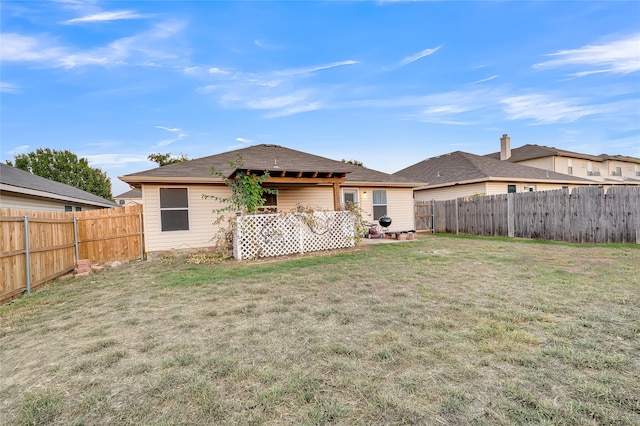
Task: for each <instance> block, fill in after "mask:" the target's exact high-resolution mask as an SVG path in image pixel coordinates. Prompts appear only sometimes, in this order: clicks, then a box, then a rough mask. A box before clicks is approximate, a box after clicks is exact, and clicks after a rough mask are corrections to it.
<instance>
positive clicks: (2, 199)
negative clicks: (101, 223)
mask: <svg viewBox="0 0 640 426" xmlns="http://www.w3.org/2000/svg"><path fill="white" fill-rule="evenodd" d="M64 206H72V207H73V209H74V210H75V208H76V207H81V208H82V210H83V211H85V210H95V209H96V208H97V207H93V206H85V205H80V204H73V203H70V202H69V203H65V202H63V201H54V200H47V199H43V198H35V197H20V196H16V195H12V194H8V193H6V192H3V193H2V194H1V195H0V207H3V208H14V209H26V210H39V211H50V212H63V211H64Z"/></svg>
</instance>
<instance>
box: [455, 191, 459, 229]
mask: <svg viewBox="0 0 640 426" xmlns="http://www.w3.org/2000/svg"><path fill="white" fill-rule="evenodd" d="M455 203H456V235H458V233H459V230H458V229H459V228H458V223H459V220H458V200H457V199H456V200H455Z"/></svg>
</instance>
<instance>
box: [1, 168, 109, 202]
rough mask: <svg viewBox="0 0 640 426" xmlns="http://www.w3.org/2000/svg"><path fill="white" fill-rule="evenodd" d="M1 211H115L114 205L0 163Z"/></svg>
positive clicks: (71, 187) (87, 193) (78, 190)
mask: <svg viewBox="0 0 640 426" xmlns="http://www.w3.org/2000/svg"><path fill="white" fill-rule="evenodd" d="M0 207H3V208H16V209H28V210H45V211H61V212H64V211H68V212H69V211H81V210H95V209H104V208H110V207H117V204H116V203H114V202H113V201H109V200H106V199H104V198H102V197H98V196H97V195H94V194H91V193H89V192H86V191H83V190H81V189H78V188H75V187H73V186H69V185H66V184H64V183H60V182H54V181H52V180H49V179H45V178H43V177H40V176H36V175H34V174H31V173H29V172H25V171H24V170H20V169H16V168H15V167H11V166H9V165H7V164H2V163H0Z"/></svg>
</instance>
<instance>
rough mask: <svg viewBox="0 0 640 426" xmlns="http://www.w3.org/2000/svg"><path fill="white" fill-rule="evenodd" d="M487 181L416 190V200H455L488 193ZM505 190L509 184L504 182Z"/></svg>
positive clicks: (505, 190)
mask: <svg viewBox="0 0 640 426" xmlns="http://www.w3.org/2000/svg"><path fill="white" fill-rule="evenodd" d="M486 192H487V188H486V183H485V182H480V183H470V184H467V185H455V186H449V187H445V188H434V189H426V190H421V191H416V201H431V200H435V201H443V200H453V199H455V198H461V197H466V196H469V195H474V194H478V195H487V194H486ZM504 192H507V184H506V183H505V184H504V191H503V192H502V193H504Z"/></svg>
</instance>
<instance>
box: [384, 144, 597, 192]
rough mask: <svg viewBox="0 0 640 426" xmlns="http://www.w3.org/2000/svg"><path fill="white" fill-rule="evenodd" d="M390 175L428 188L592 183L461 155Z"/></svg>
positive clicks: (431, 159) (459, 153)
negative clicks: (495, 181) (501, 181)
mask: <svg viewBox="0 0 640 426" xmlns="http://www.w3.org/2000/svg"><path fill="white" fill-rule="evenodd" d="M394 174H395V175H397V176H403V177H405V178H409V179H418V180H420V181H422V182H425V183H428V184H429V186H433V185H442V184H449V183H456V182H465V181H470V180H482V179H487V180H488V179H490V178H506V179H518V180H523V179H525V180H526V179H535V180H548V181H550V182H558V181H563V182H580V183H587V182H592V181H590V180H588V179H583V178H579V177H575V176H570V175H565V174H562V173H556V172H551V171H547V170H543V169H539V168H536V167H529V166H525V165H522V164H515V163H510V162H508V161H500V160H496V159H493V158H490V157H487V156H480V155H475V154H469V153H468V152H462V151H455V152H451V153H449V154H445V155H441V156H439V157H432V158H428V159H426V160H424V161H421V162H419V163H416V164H414V165H412V166H409V167H407V168H405V169H402V170H400V171H397V172H396V173H394Z"/></svg>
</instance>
